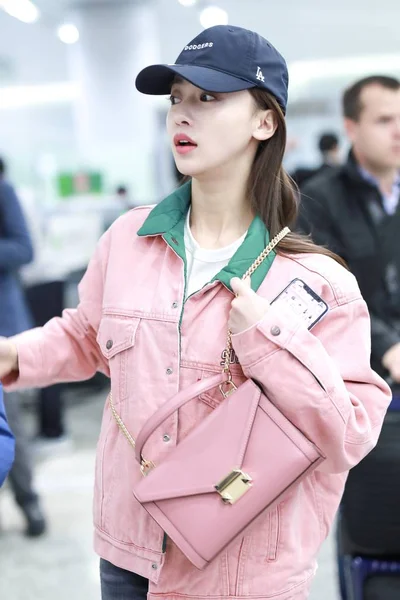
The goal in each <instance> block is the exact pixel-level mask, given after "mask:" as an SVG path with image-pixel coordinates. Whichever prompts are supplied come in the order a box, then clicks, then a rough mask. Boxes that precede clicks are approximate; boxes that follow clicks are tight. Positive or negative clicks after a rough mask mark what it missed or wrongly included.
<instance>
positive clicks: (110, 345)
mask: <svg viewBox="0 0 400 600" xmlns="http://www.w3.org/2000/svg"><path fill="white" fill-rule="evenodd" d="M113 343H114V342H113V341H112V340H107V343H106V348H107V350H111V348H112V347H113Z"/></svg>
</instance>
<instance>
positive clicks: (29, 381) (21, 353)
mask: <svg viewBox="0 0 400 600" xmlns="http://www.w3.org/2000/svg"><path fill="white" fill-rule="evenodd" d="M40 331H41V330H40V329H39V328H38V329H31V330H30V331H25V332H24V333H21V334H19V335H16V336H14V337H11V338H9V339H10V341H11V342H13V343H14V344H15V345H16V347H17V353H18V371H15V372H13V373H10V375H9V376H8V377H7V378H6V379H5V380H4V389H5V390H6V391H7V392H12V391H14V390H19V389H22V388H31V387H37V386H38V373H42V372H43V357H42V351H41V342H40Z"/></svg>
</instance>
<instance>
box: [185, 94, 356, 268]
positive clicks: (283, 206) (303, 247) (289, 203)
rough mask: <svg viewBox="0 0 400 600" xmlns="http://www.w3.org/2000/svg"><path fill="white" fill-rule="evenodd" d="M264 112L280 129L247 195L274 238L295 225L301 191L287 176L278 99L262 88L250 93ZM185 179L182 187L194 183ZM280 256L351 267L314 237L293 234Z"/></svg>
mask: <svg viewBox="0 0 400 600" xmlns="http://www.w3.org/2000/svg"><path fill="white" fill-rule="evenodd" d="M249 91H250V93H251V95H252V96H253V98H254V100H255V103H256V105H257V107H258V108H260V109H261V110H273V111H274V113H275V115H276V120H277V129H276V132H275V133H274V135H273V136H272V138H270V139H269V140H267V141H265V142H261V143H260V145H259V147H258V150H257V154H256V156H255V159H254V162H253V166H252V169H251V172H250V176H249V181H248V187H247V194H248V197H249V198H250V200H251V203H252V207H253V210H254V212H255V213H256V214H257V215H258V216H259V217H260V218H261V219H262V220H263V221H264V223H265V225H266V227H267V229H268V231H269V233H270V237H271V239H272V238H273V237H274V236H275V235H277V233H279V232H280V231H281V230H282V229H283V228H284V227H286V226H288V227H292V226H294V225H295V223H296V220H297V215H298V211H299V202H300V200H299V198H300V194H299V190H298V187H297V185H296V183H295V182H294V181H293V179H292V178H291V177H290V176H289V175H288V174H287V173H286V171H285V169H284V168H283V165H282V161H283V156H284V153H285V148H286V122H285V116H284V114H283V112H282V109H281V107H280V106H279V104H278V102H277V101H276V100H275V98H274V97H273V96H272V95H271V94H269V93H268V92H266V91H264V90H261V89H259V88H252V89H250V90H249ZM190 179H191V178H190V177H188V176H185V177H183V178H182V179H181V180H180V185H183V184H184V183H186V182H187V181H190ZM276 252H277V253H278V254H304V253H309V254H317V253H318V254H325V255H326V256H329V257H330V258H333V259H334V260H336V261H337V262H338V263H340V264H341V265H343V266H344V267H346V268H347V265H346V263H345V262H344V260H343V259H342V258H340V257H339V256H337V255H336V254H334V253H333V252H331V251H330V250H328V249H327V248H324V247H323V246H317V245H316V244H314V242H313V241H312V240H311V238H310V236H305V235H302V234H299V233H294V232H290V233H288V234H287V235H286V236H285V237H284V239H283V240H282V241H281V242H279V246H278V247H277V248H276Z"/></svg>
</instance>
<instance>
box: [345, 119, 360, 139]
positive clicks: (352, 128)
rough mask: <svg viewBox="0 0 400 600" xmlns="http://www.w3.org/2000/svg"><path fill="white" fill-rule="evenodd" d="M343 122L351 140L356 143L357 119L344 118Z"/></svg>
mask: <svg viewBox="0 0 400 600" xmlns="http://www.w3.org/2000/svg"><path fill="white" fill-rule="evenodd" d="M343 124H344V129H345V131H346V134H347V137H348V138H349V140H350V142H352V143H354V138H355V135H356V129H357V121H353V119H344V121H343Z"/></svg>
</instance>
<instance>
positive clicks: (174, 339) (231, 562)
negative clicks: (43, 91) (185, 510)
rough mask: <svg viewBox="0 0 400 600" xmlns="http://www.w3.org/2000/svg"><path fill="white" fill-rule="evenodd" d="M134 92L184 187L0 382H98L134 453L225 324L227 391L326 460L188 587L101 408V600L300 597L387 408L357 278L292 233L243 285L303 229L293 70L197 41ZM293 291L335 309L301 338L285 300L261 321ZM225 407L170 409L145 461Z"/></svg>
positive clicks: (134, 217) (257, 53)
mask: <svg viewBox="0 0 400 600" xmlns="http://www.w3.org/2000/svg"><path fill="white" fill-rule="evenodd" d="M136 85H137V87H138V89H139V90H141V91H142V92H144V93H154V94H165V93H166V92H167V91H168V92H169V93H170V95H171V108H170V111H169V114H168V122H167V127H168V132H169V135H170V138H171V143H172V150H173V153H174V157H175V160H176V164H177V167H178V169H179V171H180V172H181V173H183V174H185V175H187V176H189V177H190V178H191V181H190V182H188V183H186V184H185V185H183V186H182V187H181V188H179V189H178V190H177V191H176V192H174V193H173V194H172V195H171V196H169V197H168V198H166V199H165V200H164V201H163V202H161V203H160V204H159V205H157V206H156V207H154V208H152V207H140V208H137V209H135V210H133V211H131V212H130V213H128V214H127V215H124V216H123V217H121V218H120V219H119V220H118V221H117V223H115V224H114V225H113V226H112V227H111V229H110V230H109V231H108V232H107V233H106V234H105V235H104V236H103V238H102V240H101V241H100V243H99V246H98V249H97V251H96V253H95V256H94V258H93V259H92V261H91V263H90V265H89V267H88V270H87V273H86V275H85V277H84V279H83V281H82V282H81V285H80V305H79V307H78V308H77V310H73V311H65V313H64V316H63V318H62V319H54V320H52V321H50V322H49V323H48V324H47V325H46V326H45V327H44V328H43V329H37V330H34V331H32V332H29V333H27V334H23V335H21V336H19V337H17V338H14V339H12V340H10V341H6V342H3V343H2V344H1V346H0V356H1V357H2V358H1V360H0V365H1V367H0V376H2V377H3V379H4V381H5V383H6V384H8V385H9V386H10V388H11V389H13V388H14V387H15V386H23V385H36V386H37V385H49V384H50V383H55V382H57V381H61V380H63V381H71V380H76V379H83V378H87V377H90V376H92V375H93V374H94V373H95V371H96V370H102V371H103V372H105V373H107V374H109V375H110V377H111V389H112V393H113V398H114V404H115V407H116V410H117V412H118V413H119V415H120V416H121V418H122V419H123V421H124V423H125V425H126V427H127V429H128V431H129V432H130V433H131V434H132V435H133V436H134V437H136V436H137V434H138V432H139V430H140V429H141V427H142V426H143V424H144V423H145V422H146V421H147V420H148V419H149V417H150V416H151V415H153V414H154V412H155V411H156V410H157V409H158V408H159V407H160V406H162V405H163V404H164V403H165V401H166V400H167V399H169V398H170V397H172V396H173V395H175V394H176V393H177V392H178V390H182V389H185V388H186V387H188V386H189V385H191V384H193V383H194V382H196V381H198V380H201V379H202V378H204V377H208V376H210V375H212V374H213V373H218V372H219V371H220V370H221V364H223V363H224V356H225V354H224V347H225V337H226V327H227V322H228V320H229V325H230V328H231V330H232V332H233V334H234V335H233V350H234V352H231V353H230V356H229V358H230V362H231V371H232V373H233V378H234V381H235V383H241V382H243V381H244V380H245V378H246V377H252V378H254V379H255V380H257V381H258V382H259V383H260V384H261V385H262V386H263V387H264V389H265V391H266V393H267V395H268V397H269V398H270V399H271V400H272V401H273V402H274V403H275V405H276V406H277V407H278V408H279V409H280V410H281V411H282V412H283V413H284V414H285V415H286V416H287V417H288V418H289V419H290V420H291V421H292V422H293V423H294V424H295V425H296V426H297V427H298V428H299V429H301V430H302V431H303V432H304V433H305V434H306V435H307V437H308V438H309V439H311V440H312V441H313V442H314V443H315V444H316V445H317V446H318V447H319V448H320V449H321V451H322V452H323V453H324V455H325V456H326V457H327V459H326V460H325V462H324V463H323V466H322V467H321V468H319V469H318V470H317V471H315V472H314V473H313V474H312V475H311V476H309V477H308V478H307V479H305V480H304V481H303V482H302V483H301V484H300V485H298V486H297V487H296V488H295V489H294V490H293V491H292V492H291V493H290V494H289V495H288V496H286V498H285V500H284V502H282V503H281V504H280V505H279V506H278V507H277V508H276V509H274V510H272V511H269V512H267V513H265V514H263V515H262V516H261V517H260V518H259V519H258V520H257V524H256V526H254V527H252V528H251V529H250V530H249V531H248V532H247V533H246V534H245V535H244V536H242V537H241V538H240V539H237V540H236V541H235V543H234V544H233V545H232V546H230V547H229V549H228V550H225V551H223V552H222V553H221V554H220V555H219V556H218V557H217V558H216V559H215V560H214V561H213V563H212V564H211V565H209V566H208V567H207V569H206V570H205V571H199V570H197V569H196V568H195V567H194V566H193V565H192V564H191V563H190V562H189V561H188V560H187V559H186V557H185V556H184V555H183V554H182V553H181V552H180V550H179V549H178V548H177V547H176V546H175V545H174V544H173V543H172V542H171V541H170V540H169V539H165V538H164V534H163V531H162V530H161V529H160V527H159V526H158V525H157V524H156V522H155V521H153V520H152V519H151V518H150V517H149V516H148V514H147V513H146V511H145V510H144V509H143V508H142V507H141V505H139V504H138V503H137V502H136V501H135V499H134V497H133V494H132V487H133V485H134V484H135V482H138V481H139V480H140V478H141V475H140V472H139V469H138V468H137V464H136V463H135V461H134V458H133V452H132V449H131V447H130V446H129V444H128V443H127V440H126V439H125V437H124V436H123V435H122V434H121V432H120V431H119V429H118V427H117V425H116V423H115V421H114V420H113V415H112V413H111V410H110V406H109V404H108V403H107V405H106V407H105V413H104V420H103V425H102V430H101V434H100V441H99V445H98V454H97V465H96V484H95V500H94V522H95V527H96V536H95V548H96V551H97V552H98V554H99V555H100V557H101V582H102V597H103V600H110V599H111V598H121V599H123V600H125V599H128V598H129V599H130V600H132V599H139V598H145V596H146V592H147V589H148V587H149V596H148V597H149V598H153V599H155V598H163V599H171V600H172V599H176V598H178V597H185V598H206V597H207V598H209V597H213V598H216V597H219V598H225V599H228V598H242V597H243V598H247V597H249V598H251V597H257V598H258V599H262V598H274V597H277V598H279V599H280V600H288V599H289V598H296V599H298V600H300V599H304V598H306V597H307V594H308V590H309V588H310V583H311V580H312V577H313V575H314V572H315V556H316V554H317V552H318V549H319V547H320V545H321V543H322V541H323V540H324V539H325V537H326V535H327V533H328V531H329V527H330V525H331V523H332V520H333V517H334V515H335V512H336V510H337V507H338V504H339V501H340V497H341V494H342V492H343V486H344V483H345V480H346V476H347V472H348V470H349V469H350V468H351V467H352V466H353V465H354V464H356V463H357V462H358V461H359V460H361V459H362V458H363V456H364V455H365V454H366V453H367V452H368V451H369V450H371V448H372V447H373V446H374V445H375V443H376V440H377V438H378V435H379V431H380V428H381V425H382V420H383V416H384V413H385V411H386V408H387V405H388V403H389V401H390V392H389V389H388V387H387V386H386V384H385V383H384V382H383V381H382V380H381V379H380V378H379V377H378V376H377V375H376V374H375V373H374V372H373V371H371V369H370V364H369V336H370V333H369V320H368V313H367V310H366V307H365V304H364V302H363V300H362V298H361V297H360V293H359V290H358V287H357V285H356V282H355V280H354V278H353V276H352V275H351V274H350V273H349V272H348V271H346V270H345V269H344V268H343V267H342V266H341V265H339V264H338V263H337V262H336V261H335V260H334V258H333V255H331V254H330V253H329V252H328V251H326V250H323V249H322V248H317V247H316V246H313V245H312V244H311V242H309V241H307V240H306V239H303V238H301V237H299V236H297V235H294V234H290V235H288V236H287V237H286V238H285V239H284V241H283V242H282V243H281V244H280V245H279V246H278V253H277V255H276V256H275V254H272V255H270V257H269V259H268V260H266V261H264V263H263V264H262V265H261V266H260V267H259V268H258V269H257V271H256V272H255V274H254V275H253V277H252V278H251V282H248V281H247V282H243V281H240V280H239V278H240V277H241V276H242V275H243V274H244V273H245V272H246V271H247V269H248V268H249V267H250V265H251V264H252V263H253V261H254V260H255V259H256V258H257V257H258V255H259V254H260V252H261V251H262V250H263V249H264V247H265V246H266V245H267V243H268V241H269V239H270V236H271V237H272V236H275V235H276V234H277V233H278V232H279V231H280V230H281V229H282V228H283V227H284V226H285V225H288V224H290V223H292V221H293V220H294V218H295V216H296V205H295V200H294V194H293V190H292V187H291V185H290V182H289V180H288V177H287V176H286V175H285V173H284V171H283V168H282V158H283V153H284V149H285V139H286V137H285V121H284V112H285V108H286V100H287V70H286V65H285V62H284V60H283V58H282V57H281V56H280V55H279V54H278V53H277V51H276V50H275V49H274V48H273V47H272V46H271V45H270V44H269V43H268V42H267V41H266V40H264V39H263V38H261V37H260V36H258V35H257V34H255V33H253V32H250V31H246V30H243V29H240V28H235V27H230V26H228V27H214V28H211V29H208V30H206V31H204V32H202V33H201V34H200V35H199V36H198V37H197V38H195V39H194V40H193V42H191V43H190V44H189V45H188V46H186V47H185V49H184V50H183V52H182V53H181V55H180V57H179V58H178V60H177V64H176V65H172V66H171V65H169V66H160V65H158V66H154V67H149V68H148V69H145V70H144V71H143V72H142V73H140V74H139V76H138V79H137V83H136ZM206 90H207V91H206ZM296 277H299V278H301V279H304V280H305V281H306V282H307V283H308V285H309V286H310V287H311V288H312V289H313V290H314V291H315V292H316V293H317V294H319V295H320V296H322V297H323V299H324V300H325V301H326V302H327V303H328V304H329V312H328V314H327V315H326V316H325V318H324V319H323V320H322V321H321V322H320V323H319V324H318V325H317V326H316V327H315V329H313V330H312V332H311V331H309V330H308V329H307V327H306V326H305V325H303V324H302V322H300V321H299V317H298V316H296V315H295V314H292V313H291V312H290V311H288V310H282V307H281V305H280V303H279V302H277V303H274V304H272V305H270V303H271V301H272V300H273V299H274V298H275V297H276V296H277V295H278V294H279V292H281V290H282V289H283V288H284V287H286V285H287V284H288V283H289V282H290V281H291V280H292V279H294V278H296ZM250 284H251V287H250ZM235 296H236V297H235ZM221 400H222V397H221V394H220V393H219V391H218V390H216V391H215V392H214V391H213V392H210V393H206V394H203V395H201V396H200V397H199V399H198V400H197V401H194V402H191V403H190V404H188V405H186V406H185V407H184V408H182V409H180V411H179V415H177V414H174V415H173V416H172V417H170V418H169V419H167V420H166V421H165V423H164V424H163V427H162V428H160V429H158V430H157V432H156V433H155V434H154V435H153V436H152V437H151V440H150V441H149V442H148V444H146V447H145V456H146V457H149V458H151V459H152V460H153V461H154V462H155V463H156V464H157V463H158V462H161V461H162V460H163V457H165V456H166V455H167V454H168V453H169V452H171V451H173V449H174V447H175V446H176V444H177V443H179V442H180V441H181V440H182V438H184V437H185V436H186V435H187V434H188V432H189V431H191V430H192V429H193V428H194V427H195V426H196V425H197V424H198V423H199V422H200V421H201V420H202V419H204V417H206V416H207V415H208V414H210V413H211V411H212V410H213V408H215V407H216V406H217V405H218V403H219V402H220V401H221ZM194 518H195V515H194Z"/></svg>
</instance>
